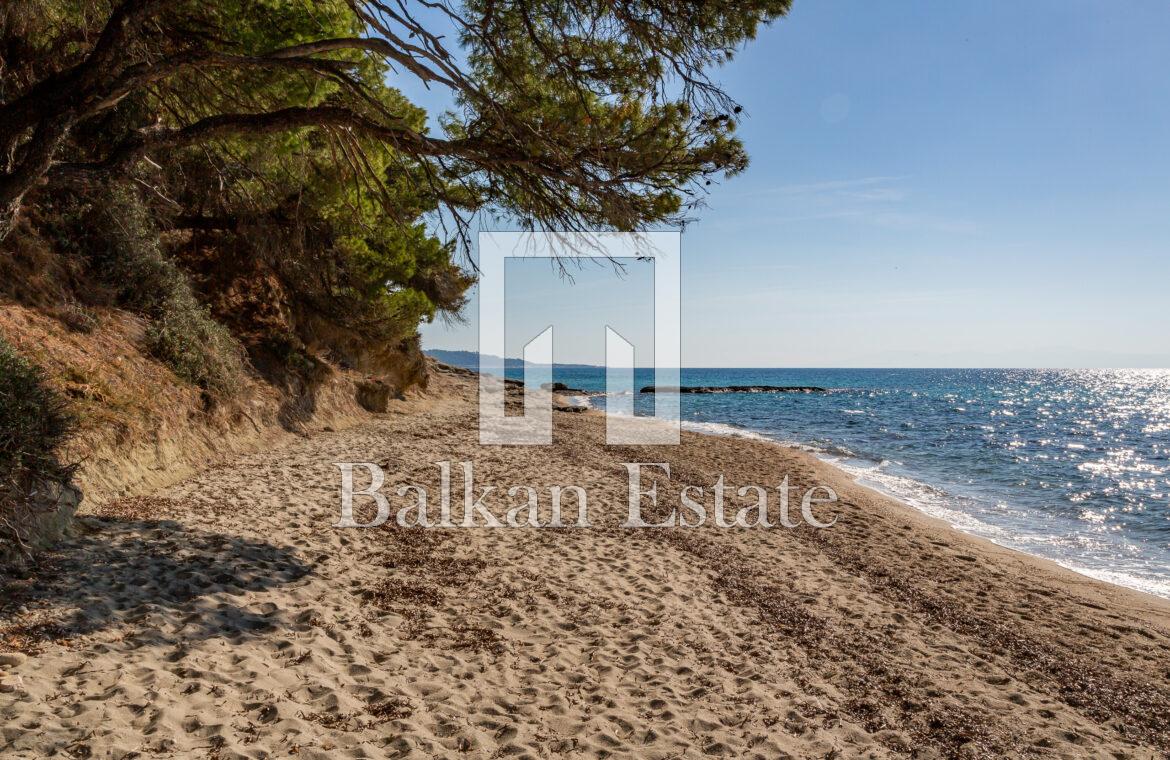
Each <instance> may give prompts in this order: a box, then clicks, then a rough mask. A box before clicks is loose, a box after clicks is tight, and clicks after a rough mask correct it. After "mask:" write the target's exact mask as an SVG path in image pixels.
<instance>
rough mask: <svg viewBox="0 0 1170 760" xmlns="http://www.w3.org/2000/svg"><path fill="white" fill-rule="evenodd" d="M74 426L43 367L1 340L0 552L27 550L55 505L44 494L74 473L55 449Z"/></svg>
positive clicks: (61, 483)
mask: <svg viewBox="0 0 1170 760" xmlns="http://www.w3.org/2000/svg"><path fill="white" fill-rule="evenodd" d="M74 427H75V421H74V418H73V415H72V414H71V413H70V412H69V410H68V408H67V406H66V402H65V401H64V399H62V398H61V397H60V396H58V395H57V393H55V392H54V391H53V390H52V389H51V388H49V387H48V386H47V385H46V384H45V378H44V375H43V373H42V372H41V370H39V369H38V368H37V367H35V366H33V365H32V364H30V363H29V362H28V361H27V360H25V359H24V358H23V357H21V356H20V355H19V354H17V353H16V351H15V350H14V349H13V348H12V347H11V346H10V345H8V344H7V343H6V342H4V341H3V340H0V557H2V556H4V555H12V554H23V555H26V556H27V554H28V542H29V539H30V538H31V537H32V536H31V534H32V532H33V531H34V530H35V526H36V521H37V519H38V517H39V516H40V513H42V512H47V511H52V510H53V509H54V508H55V505H54V504H52V503H51V502H47V501H45V500H43V499H40V498H39V497H41V496H42V495H43V494H44V493H45V492H47V491H49V492H51V491H53V490H55V489H57V488H59V487H61V486H63V485H65V484H66V483H68V482H69V479H70V478H71V477H72V475H73V470H74V468H73V467H72V466H68V465H63V464H61V463H60V461H59V460H58V458H57V453H56V452H57V450H58V449H59V448H60V446H61V445H62V444H63V443H64V442H65V440H66V439H67V438H68V437H69V436H70V434H71V433H72V432H73V430H74Z"/></svg>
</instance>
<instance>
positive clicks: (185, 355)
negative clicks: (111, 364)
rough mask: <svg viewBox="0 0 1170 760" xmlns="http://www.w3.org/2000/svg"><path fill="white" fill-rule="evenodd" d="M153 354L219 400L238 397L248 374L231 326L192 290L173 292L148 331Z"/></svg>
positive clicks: (176, 372) (148, 341)
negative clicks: (223, 321)
mask: <svg viewBox="0 0 1170 760" xmlns="http://www.w3.org/2000/svg"><path fill="white" fill-rule="evenodd" d="M146 343H147V349H148V350H149V351H150V353H151V355H152V356H154V357H155V358H156V359H158V360H159V361H161V362H163V363H164V364H166V365H167V366H169V367H170V368H171V369H172V370H174V372H175V374H176V375H178V376H179V377H181V378H183V379H184V380H186V381H187V382H190V383H193V384H195V385H197V386H199V387H200V388H202V389H204V390H205V391H207V393H208V394H209V395H210V396H211V397H212V398H215V399H226V398H231V397H232V396H234V395H235V394H236V393H237V392H238V391H239V390H240V385H241V383H242V378H243V375H244V361H243V352H242V350H241V349H240V345H239V343H237V342H236V340H235V338H233V337H232V335H231V333H229V332H228V330H227V328H226V327H224V326H223V325H221V324H219V323H218V322H216V321H215V320H214V319H212V318H211V315H210V314H209V313H208V311H207V309H205V308H204V307H203V306H201V305H200V304H199V302H198V301H196V300H195V297H194V296H193V295H192V294H191V293H190V291H189V290H188V291H186V292H183V291H180V292H178V293H173V294H172V295H171V297H170V298H168V299H167V300H166V301H165V302H164V303H163V305H162V307H161V308H160V309H159V313H158V316H156V317H155V318H154V320H153V321H152V322H151V324H150V327H149V328H148V329H147V332H146Z"/></svg>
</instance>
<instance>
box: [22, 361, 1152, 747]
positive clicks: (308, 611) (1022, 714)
mask: <svg viewBox="0 0 1170 760" xmlns="http://www.w3.org/2000/svg"><path fill="white" fill-rule="evenodd" d="M476 391H477V389H476V384H475V381H474V379H473V378H468V377H464V376H459V375H442V374H440V375H437V376H436V377H435V379H434V382H433V385H432V389H431V391H429V394H430V395H429V396H428V398H427V400H426V403H418V402H416V401H406V402H392V403H391V406H390V409H389V411H388V413H387V414H385V415H381V416H379V417H377V418H375V419H373V420H372V421H370V422H367V423H363V424H360V425H358V426H356V427H354V428H349V429H346V430H339V431H332V432H322V433H319V434H317V435H314V436H312V437H310V438H304V439H296V440H292V441H288V442H287V443H285V444H283V445H281V446H280V447H277V448H275V449H273V450H270V451H266V452H261V453H256V454H249V455H243V456H240V457H238V458H236V459H234V460H233V461H232V462H231V463H229V464H226V465H224V466H220V467H217V468H216V469H214V470H208V471H206V472H203V473H200V474H198V475H196V476H194V477H192V478H189V479H188V480H186V481H183V482H182V483H179V484H176V485H175V486H172V487H169V488H165V489H162V490H160V491H158V492H157V493H155V494H154V495H152V496H150V497H144V498H135V499H124V500H120V501H116V502H111V503H107V504H104V505H99V506H97V508H96V509H92V513H91V514H90V515H89V516H87V517H85V518H83V521H82V526H81V530H80V531H79V535H78V536H77V537H76V538H75V539H73V540H71V541H69V542H68V543H66V544H65V545H63V546H62V547H60V548H59V549H58V550H56V551H54V552H52V553H51V555H50V556H48V557H47V558H46V560H45V564H44V566H43V567H42V568H41V569H40V571H39V572H38V573H37V574H35V575H30V576H28V577H25V578H13V579H9V580H8V583H7V585H6V586H5V588H4V595H3V597H2V598H3V599H4V601H3V602H0V671H4V672H3V673H2V674H0V724H3V725H5V726H11V727H13V728H11V729H5V730H4V731H3V732H0V754H7V753H12V754H14V756H41V755H46V754H50V753H52V752H57V753H58V754H60V753H61V752H63V751H64V750H65V748H71V749H70V751H71V752H74V753H75V754H76V753H81V752H83V751H88V753H89V754H91V755H93V756H112V757H118V756H121V755H123V754H126V753H132V752H140V753H144V754H148V755H152V756H153V755H163V756H167V755H170V756H175V757H188V756H196V757H198V756H218V757H249V758H250V757H256V758H259V757H262V756H286V755H289V754H295V755H297V756H298V757H307V758H336V757H368V756H371V753H372V754H373V755H375V756H385V757H402V758H412V757H418V758H423V757H436V756H440V757H488V756H495V755H503V754H507V755H516V756H532V757H550V756H551V757H556V756H563V755H566V754H570V755H572V754H577V755H579V754H605V755H608V756H611V757H625V758H660V759H662V760H665V758H669V757H686V758H692V757H693V758H701V757H709V756H729V757H734V756H742V757H756V756H759V757H777V756H783V755H784V754H785V753H787V754H788V755H790V756H796V757H823V756H826V755H829V754H831V753H836V755H837V756H843V757H878V758H885V757H907V756H914V757H940V758H950V757H956V758H957V757H963V758H982V757H986V758H992V757H1017V756H1030V755H1035V754H1050V755H1053V756H1085V755H1101V754H1106V753H1113V754H1114V755H1116V756H1119V757H1120V756H1124V757H1132V758H1155V757H1160V756H1163V755H1164V754H1165V753H1166V752H1167V751H1170V683H1167V681H1166V679H1165V677H1164V672H1163V671H1164V665H1165V662H1166V659H1167V655H1168V653H1170V604H1167V603H1166V602H1165V600H1161V599H1158V598H1157V597H1152V596H1148V595H1145V594H1142V593H1140V592H1137V591H1132V590H1129V589H1125V588H1122V587H1118V586H1112V585H1109V584H1106V583H1103V582H1100V581H1096V580H1093V579H1090V578H1087V577H1084V576H1081V575H1078V574H1076V573H1074V572H1073V571H1070V570H1066V569H1063V568H1060V567H1059V566H1057V565H1055V564H1053V563H1050V562H1047V561H1045V560H1042V559H1038V558H1034V557H1031V556H1029V555H1025V554H1021V553H1019V552H1016V551H1013V550H1010V549H1006V548H1002V547H998V546H996V545H994V544H992V543H990V542H987V541H984V540H982V539H979V538H978V537H974V536H969V535H966V534H963V533H961V532H959V531H957V530H955V529H954V528H952V527H950V526H949V525H946V524H945V523H943V522H941V521H939V520H936V519H934V518H932V517H930V516H928V515H925V514H923V513H921V512H919V511H917V510H915V509H914V508H913V507H911V506H909V505H906V504H902V503H900V502H898V501H896V500H894V499H891V498H889V497H886V496H884V495H882V494H879V493H878V492H876V491H873V490H871V489H869V488H866V487H865V486H862V485H859V484H857V483H855V482H853V480H852V479H851V478H850V477H849V475H848V473H846V472H845V471H843V470H840V469H839V468H836V467H834V466H832V465H831V464H829V463H826V462H822V461H820V460H818V459H817V458H815V457H814V456H813V455H811V454H809V453H807V452H803V451H799V450H796V449H791V448H785V447H784V446H782V445H779V444H777V443H774V442H767V443H762V442H759V441H754V440H749V439H738V438H729V437H721V436H713V435H704V434H699V433H692V432H689V431H684V433H683V440H682V445H680V446H662V447H621V446H607V445H605V444H604V424H603V420H602V419H601V417H600V415H597V414H573V413H564V412H557V413H555V420H554V442H553V445H552V446H547V447H496V446H488V447H484V446H480V445H479V444H478V436H477V425H476V420H477V417H476V413H477V407H476ZM439 460H448V461H452V462H458V461H464V460H472V461H474V462H475V481H476V485H477V490H478V489H479V488H482V487H486V486H492V485H494V486H506V485H509V484H514V483H532V484H533V485H534V486H540V487H543V486H544V485H547V484H554V483H572V482H579V483H582V484H585V485H588V486H589V498H590V519H591V521H592V522H593V523H594V525H593V527H592V528H591V529H587V530H556V529H554V530H546V529H540V530H537V529H524V528H520V529H503V530H419V529H410V528H407V529H401V528H396V527H394V526H392V525H388V526H384V527H382V528H377V529H348V530H337V529H334V528H332V527H331V525H332V524H333V523H335V522H336V521H337V519H338V514H339V512H338V510H339V501H338V494H339V488H338V481H339V474H338V470H337V468H336V467H334V466H333V463H334V462H346V461H349V462H361V461H370V462H376V463H378V464H379V466H381V467H384V468H385V470H386V472H387V478H386V486H387V489H388V490H392V489H393V488H397V487H398V486H399V485H402V484H409V483H420V484H424V485H426V486H427V487H428V488H436V489H437V485H438V484H437V481H438V478H439V476H438V473H437V472H436V468H435V467H434V465H433V463H434V462H435V461H439ZM636 461H643V462H656V461H662V462H669V463H670V464H671V477H670V478H666V477H661V476H659V477H654V479H653V481H654V485H655V486H656V487H657V488H658V489H659V493H660V503H661V504H677V503H678V498H677V497H678V495H679V493H680V491H681V490H682V489H684V488H686V487H687V486H689V485H703V484H706V485H710V484H711V483H712V482H713V481H714V480H715V478H716V477H717V476H718V475H725V476H726V478H727V482H728V483H735V484H743V483H755V482H761V483H762V482H765V481H769V480H775V479H776V478H777V476H784V475H787V476H790V477H791V478H792V479H793V481H794V485H796V486H797V487H802V486H806V485H809V484H814V483H821V484H825V485H829V486H831V487H833V488H834V489H835V490H836V491H837V492H838V494H839V496H840V506H839V508H840V512H841V515H842V518H841V520H839V522H838V523H837V524H836V525H834V526H833V527H832V528H829V529H825V530H814V529H811V528H807V527H804V526H802V527H800V528H797V529H791V530H787V529H773V530H762V529H750V528H749V529H739V528H737V529H714V528H693V529H626V528H623V527H621V521H622V520H623V519H624V518H625V512H626V501H627V495H628V494H627V493H626V491H627V482H626V476H625V472H624V469H623V468H622V466H621V463H622V462H636ZM645 474H646V476H647V485H649V477H650V476H651V475H652V474H653V473H651V472H649V471H648V472H647V473H645ZM454 485H455V486H456V487H457V488H458V487H459V486H460V485H461V484H460V483H459V479H458V475H456V477H455V480H454ZM732 501H733V502H734V504H733V508H736V507H744V506H748V505H749V504H750V503H751V499H750V498H749V499H743V498H739V497H738V496H737V497H736V498H735V499H732ZM367 507H368V505H367ZM542 508H543V505H542ZM359 511H360V510H359ZM369 511H370V510H369V509H367V511H366V512H365V513H364V514H366V515H367V517H368V515H369ZM643 512H644V513H645V514H647V515H648V517H650V518H654V517H656V516H657V515H655V514H653V510H652V509H651V508H647V507H644V508H643Z"/></svg>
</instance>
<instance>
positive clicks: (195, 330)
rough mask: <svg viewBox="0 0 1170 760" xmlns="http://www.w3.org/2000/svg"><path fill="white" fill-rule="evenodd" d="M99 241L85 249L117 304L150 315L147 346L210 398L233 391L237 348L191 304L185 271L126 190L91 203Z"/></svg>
mask: <svg viewBox="0 0 1170 760" xmlns="http://www.w3.org/2000/svg"><path fill="white" fill-rule="evenodd" d="M93 229H94V232H95V234H96V235H97V237H98V238H99V240H100V245H99V246H98V247H97V250H95V251H94V252H93V253H92V254H91V255H92V256H93V260H94V264H95V267H96V268H97V269H98V271H99V273H100V274H101V276H102V278H103V279H104V280H105V281H106V282H109V283H111V284H112V285H114V286H115V287H116V288H118V301H119V303H121V304H123V305H125V306H129V307H130V308H133V309H135V310H137V311H140V312H142V313H143V314H145V315H146V316H148V317H150V319H151V324H150V326H149V328H148V329H147V335H146V340H147V349H148V350H149V351H150V353H151V355H152V356H154V357H155V358H156V359H158V360H159V361H161V362H163V363H164V364H166V365H167V366H169V367H170V368H171V369H172V370H174V372H175V374H176V375H178V376H179V377H181V378H183V379H184V380H186V381H188V382H190V383H193V384H194V385H197V386H199V387H200V388H202V389H203V390H205V391H206V392H207V393H208V394H209V395H210V396H211V397H212V398H214V399H217V400H224V399H227V398H230V397H231V396H232V395H234V394H235V393H236V392H237V391H238V390H239V388H240V387H241V385H242V382H243V376H244V359H243V356H244V354H243V350H242V349H241V347H240V345H239V343H238V342H237V341H236V340H235V339H234V338H233V337H232V335H231V333H230V332H228V330H227V328H225V327H223V326H222V325H220V324H219V323H218V322H216V321H215V320H214V319H212V317H211V314H210V312H208V310H207V309H206V308H204V307H203V305H202V304H200V303H199V300H198V299H197V298H196V297H195V293H194V292H193V291H192V289H191V285H190V283H189V282H188V280H187V276H186V275H185V274H184V273H183V271H182V270H181V269H180V268H179V267H178V266H177V265H176V264H175V262H173V261H171V260H170V259H169V258H168V257H167V256H166V254H165V253H163V251H162V247H161V245H160V242H159V235H158V229H157V228H156V227H155V225H154V222H153V220H152V219H151V216H150V210H149V209H148V208H147V207H146V204H145V203H143V201H142V199H141V198H140V197H139V196H138V194H137V193H136V192H135V191H134V190H133V189H132V188H128V187H126V186H115V187H113V188H111V190H110V192H109V194H108V196H107V197H105V198H104V199H103V200H102V202H101V203H100V204H98V205H96V206H95V208H94V219H93Z"/></svg>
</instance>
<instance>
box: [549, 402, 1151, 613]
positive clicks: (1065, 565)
mask: <svg viewBox="0 0 1170 760" xmlns="http://www.w3.org/2000/svg"><path fill="white" fill-rule="evenodd" d="M578 400H583V402H584V406H585V408H586V409H587V410H588V413H590V414H599V415H602V416H604V414H605V412H604V410H602V409H598V408H596V407H594V406H593V405H592V402H590V401H589V397H588V396H580V395H570V396H566V397H564V398H563V399H562V403H570V404H577V401H578ZM683 430H684V431H688V430H689V432H692V433H695V434H698V435H710V436H714V437H721V438H732V439H742V440H749V441H759V442H763V443H768V444H772V445H775V446H780V447H782V448H785V449H789V450H792V451H797V452H801V453H804V454H807V455H809V456H811V457H813V458H814V459H816V460H817V461H818V462H821V463H823V464H825V465H827V466H829V467H832V468H834V469H835V470H837V471H839V472H841V473H842V474H843V475H844V476H845V477H848V478H849V479H850V480H851V481H852V482H853V483H855V484H857V485H859V486H861V487H863V488H867V489H869V490H871V491H873V492H874V493H876V494H878V495H880V496H882V497H884V498H887V499H890V500H892V501H894V502H896V503H898V504H899V505H901V506H903V507H905V508H906V509H909V510H912V511H913V512H915V513H916V514H920V515H922V516H924V517H928V518H930V519H932V520H936V521H938V522H940V523H942V524H944V525H946V526H947V527H948V528H950V529H951V530H954V531H955V532H957V533H960V534H962V535H963V536H965V537H968V538H972V539H975V540H977V541H983V542H987V543H989V544H991V545H993V546H996V547H998V548H1000V549H1005V550H1008V551H1011V552H1016V553H1019V554H1021V555H1024V556H1027V557H1030V558H1033V559H1036V560H1039V561H1041V562H1043V563H1045V564H1050V565H1052V566H1054V567H1058V568H1060V569H1061V570H1064V571H1067V572H1071V573H1074V574H1076V575H1078V576H1081V577H1084V578H1088V579H1091V580H1093V581H1096V582H1098V583H1104V584H1107V585H1109V586H1115V587H1117V588H1122V589H1126V590H1128V591H1132V592H1134V593H1137V594H1141V595H1143V596H1148V597H1152V598H1154V599H1157V600H1159V601H1162V602H1165V603H1167V604H1170V590H1167V591H1166V592H1165V593H1158V592H1155V591H1151V590H1147V589H1146V588H1142V587H1140V586H1139V585H1137V584H1139V583H1142V582H1143V579H1141V578H1137V577H1134V576H1131V575H1125V574H1123V575H1124V577H1125V578H1126V579H1128V580H1129V581H1130V582H1129V583H1125V582H1121V581H1119V580H1112V579H1110V578H1109V577H1102V576H1104V575H1107V574H1108V571H1107V570H1104V569H1096V568H1093V567H1090V566H1088V565H1078V564H1076V559H1075V558H1073V559H1062V558H1059V557H1053V556H1046V555H1044V554H1041V553H1038V552H1035V551H1031V550H1029V549H1026V548H1022V547H1020V546H1013V545H1012V541H1013V540H1015V541H1017V542H1021V541H1022V539H1018V538H1015V539H1013V537H1012V536H1011V535H1010V534H1009V535H1008V536H1007V537H1006V538H1004V539H1003V540H1002V542H1001V541H1000V540H996V539H995V538H993V537H991V536H988V535H984V534H983V533H981V532H980V531H981V530H982V531H987V532H990V531H992V530H1003V531H1005V532H1006V530H1007V529H1005V528H1002V527H1000V526H997V525H994V524H991V523H985V522H983V521H982V520H980V519H979V518H977V517H974V516H971V515H967V514H966V513H963V512H961V511H960V510H953V509H952V510H950V511H953V512H955V514H957V515H959V516H961V517H963V518H966V519H967V520H970V521H972V522H973V523H976V524H978V525H979V526H981V527H980V528H976V527H971V528H967V527H964V526H963V525H961V524H958V523H957V522H954V521H952V520H951V519H949V518H948V517H946V516H944V515H940V514H936V513H935V512H936V511H937V509H935V510H932V508H930V507H927V506H918V505H916V504H915V503H914V500H913V498H911V497H908V496H906V495H903V494H899V493H897V492H896V491H894V490H891V489H886V488H883V487H882V485H881V484H880V483H878V482H876V481H873V480H870V481H869V482H865V481H866V473H865V472H863V471H861V468H860V467H851V466H849V465H846V464H843V463H842V462H840V460H841V459H842V458H843V456H844V455H842V454H832V453H829V452H824V451H820V450H817V448H816V447H815V446H812V445H810V444H803V443H799V442H795V441H783V440H777V439H775V438H773V437H771V436H769V435H768V434H766V433H761V432H758V431H756V430H752V429H750V428H746V427H740V426H738V425H735V424H732V423H725V422H693V421H687V420H684V421H683ZM875 464H876V463H875ZM896 477H898V478H905V479H909V480H912V481H913V482H914V483H915V484H917V485H920V486H924V487H926V488H932V489H936V488H937V487H936V486H933V485H931V484H930V483H929V482H927V481H925V480H919V479H917V478H915V477H913V476H901V475H898V476H896ZM948 496H951V497H952V498H955V497H954V495H953V494H948ZM1166 583H1170V581H1166Z"/></svg>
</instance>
